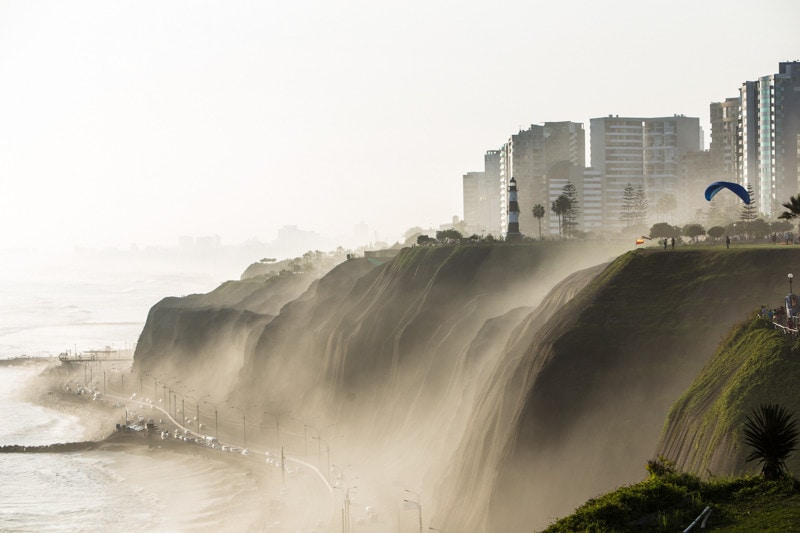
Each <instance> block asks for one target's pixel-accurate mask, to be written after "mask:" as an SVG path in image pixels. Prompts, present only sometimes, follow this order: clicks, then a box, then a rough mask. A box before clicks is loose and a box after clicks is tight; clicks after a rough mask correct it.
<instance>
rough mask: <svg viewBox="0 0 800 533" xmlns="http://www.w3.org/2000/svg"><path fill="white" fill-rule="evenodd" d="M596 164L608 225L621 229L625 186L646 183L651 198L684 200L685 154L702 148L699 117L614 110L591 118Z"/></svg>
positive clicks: (655, 199) (593, 157)
mask: <svg viewBox="0 0 800 533" xmlns="http://www.w3.org/2000/svg"><path fill="white" fill-rule="evenodd" d="M590 134H591V158H592V168H594V169H595V170H597V171H599V172H600V173H601V174H602V175H603V226H604V228H605V229H606V230H609V229H610V230H614V229H621V228H622V227H624V223H623V222H622V221H621V215H622V212H623V204H624V197H625V189H626V187H628V185H630V186H632V187H633V188H634V189H638V188H639V187H641V188H642V189H643V190H644V192H645V194H646V195H647V199H648V203H649V204H650V205H651V206H652V205H656V204H657V203H658V202H659V201H660V200H661V199H662V198H669V197H674V198H675V199H676V201H677V202H678V203H680V201H681V200H682V198H681V196H682V194H683V191H682V190H681V189H680V188H679V177H680V162H681V160H682V158H683V155H684V154H686V153H689V152H694V151H699V150H702V130H701V129H700V120H699V119H698V118H695V117H685V116H683V115H674V116H672V117H656V118H635V117H619V116H613V115H609V116H608V117H601V118H593V119H591V120H590Z"/></svg>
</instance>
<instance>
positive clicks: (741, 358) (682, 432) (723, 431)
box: [545, 314, 800, 533]
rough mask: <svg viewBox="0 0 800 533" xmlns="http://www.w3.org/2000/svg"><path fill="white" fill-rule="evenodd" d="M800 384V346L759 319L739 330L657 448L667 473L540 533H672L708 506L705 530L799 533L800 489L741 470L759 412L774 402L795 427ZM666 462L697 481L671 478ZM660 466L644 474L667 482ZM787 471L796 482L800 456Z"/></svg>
mask: <svg viewBox="0 0 800 533" xmlns="http://www.w3.org/2000/svg"><path fill="white" fill-rule="evenodd" d="M798 380H800V341H798V340H797V339H795V338H794V337H792V336H787V335H785V334H783V333H780V332H779V331H777V330H776V329H775V328H774V327H773V326H772V324H771V322H770V321H769V320H766V319H764V318H761V317H760V316H757V315H756V314H754V315H753V316H751V317H750V318H749V319H747V320H745V321H744V322H742V323H740V324H737V325H736V326H735V327H734V328H733V329H732V331H731V332H730V334H729V335H728V336H727V337H726V338H724V339H723V340H722V342H721V343H720V346H719V349H718V350H717V352H716V353H715V354H714V356H713V357H712V358H711V359H710V360H709V361H708V363H707V364H706V366H705V367H704V368H703V369H702V371H701V372H700V374H699V375H698V376H697V379H695V381H694V382H693V383H692V385H691V386H690V387H689V389H688V390H687V391H686V393H685V394H684V395H683V396H682V397H681V398H680V399H679V400H678V401H677V402H676V403H675V405H674V406H673V408H672V409H671V410H670V413H669V416H668V419H667V422H666V425H665V430H664V435H663V437H662V442H661V443H660V445H659V447H660V449H659V454H664V456H665V457H666V461H667V462H666V464H667V465H668V468H666V473H665V474H664V475H651V477H650V478H649V479H647V480H645V481H642V482H640V483H636V484H633V485H629V486H625V487H623V488H620V489H618V490H616V491H613V492H611V493H608V494H605V495H603V496H599V497H597V498H594V499H591V500H589V501H588V502H587V503H586V504H584V505H582V506H581V507H579V508H578V509H577V510H576V511H575V513H574V514H572V515H571V516H569V517H566V518H564V519H562V520H559V521H558V522H556V523H555V524H553V525H552V526H550V527H549V528H548V529H546V530H545V531H547V532H551V533H555V532H563V531H569V532H574V531H604V532H605V531H620V532H621V531H643V530H645V531H676V530H682V529H683V528H685V527H686V526H688V525H689V524H690V523H691V522H692V520H693V519H694V518H695V517H697V516H698V515H699V514H700V512H701V511H702V510H703V509H704V508H705V507H706V506H710V507H711V509H712V517H711V518H710V519H709V523H708V526H707V528H706V529H709V530H711V531H756V530H757V531H775V532H784V531H800V482H798V481H797V480H796V479H794V478H791V479H785V480H783V481H779V482H767V481H764V480H762V479H761V478H760V477H759V476H755V475H753V474H754V473H757V472H758V465H756V464H755V463H749V464H748V463H746V461H745V458H746V457H747V455H748V454H749V452H750V449H749V448H748V447H747V446H746V445H745V444H744V443H743V436H742V431H743V427H744V421H745V418H746V417H747V415H749V414H750V413H752V412H753V410H754V409H756V408H757V407H758V406H759V405H761V404H765V403H778V404H780V405H782V406H784V407H786V408H787V409H788V411H790V412H791V413H793V414H794V418H795V419H797V418H798V416H800V388H798V387H797V383H798ZM671 459H677V462H678V464H679V466H680V469H681V470H685V471H688V472H694V474H691V473H676V471H675V469H674V468H673V467H672V466H671V465H674V463H673V462H672V461H671ZM652 466H655V467H656V469H653V468H652ZM659 466H661V467H664V466H665V463H664V462H662V461H659V462H656V463H651V464H650V467H649V470H650V471H651V473H654V472H662V473H663V469H659V468H658V467H659ZM787 466H788V468H789V471H790V472H791V473H792V474H794V475H798V473H800V453H794V454H793V455H792V456H790V457H789V459H788V460H787ZM731 474H736V475H741V474H744V476H743V477H731ZM701 478H704V479H705V480H703V479H701Z"/></svg>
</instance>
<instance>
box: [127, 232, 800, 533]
mask: <svg viewBox="0 0 800 533" xmlns="http://www.w3.org/2000/svg"><path fill="white" fill-rule="evenodd" d="M614 255H615V254H614V250H613V249H610V248H608V247H606V246H604V245H602V244H598V245H593V244H578V243H535V244H532V245H531V244H524V245H523V244H520V245H510V244H504V245H496V246H456V247H433V248H427V247H416V248H411V249H405V250H403V251H402V252H401V253H400V255H399V256H397V257H396V258H394V259H393V260H391V261H389V262H387V263H385V264H382V265H379V266H375V265H373V264H372V263H370V262H369V261H366V260H351V261H346V262H344V263H342V264H340V265H339V266H337V267H336V268H334V269H333V270H331V271H330V272H329V273H328V274H327V275H325V276H323V277H322V278H320V279H318V280H314V281H312V280H310V279H307V278H303V277H302V276H279V277H278V278H273V279H278V280H279V281H274V282H272V283H274V285H271V286H265V287H263V288H258V285H246V284H248V283H253V282H254V280H246V281H243V282H234V283H232V284H230V285H223V286H222V287H220V289H218V290H217V291H214V292H212V293H210V294H209V295H199V296H193V297H189V298H183V299H166V300H164V301H163V302H160V303H159V304H158V305H157V306H156V307H154V309H153V310H152V311H151V315H150V317H148V321H147V325H146V326H145V331H143V333H142V338H141V339H140V343H139V346H138V347H137V353H136V365H137V366H138V368H139V369H140V370H142V371H145V370H148V371H149V370H152V369H154V368H158V369H159V370H162V369H166V368H168V369H169V370H170V371H171V372H172V371H174V372H175V374H174V375H180V376H181V380H182V382H183V383H191V384H192V386H194V387H195V388H197V389H198V391H200V392H198V395H201V394H203V393H213V394H214V396H213V397H214V398H215V400H216V401H221V400H222V399H225V400H228V401H229V402H231V403H233V404H235V405H239V406H247V413H248V414H247V420H248V436H251V435H252V437H250V438H252V439H256V440H257V439H261V440H262V442H266V443H269V444H270V445H271V444H278V443H279V444H281V445H282V446H285V447H286V449H287V453H290V454H296V455H299V454H303V453H308V443H309V439H308V435H315V436H316V437H317V442H316V446H318V448H317V450H316V451H317V453H318V454H319V455H318V457H317V460H318V461H319V462H320V463H322V457H323V451H322V444H323V442H324V443H325V444H326V447H327V452H328V458H329V460H330V459H331V458H332V457H333V458H335V459H333V462H335V463H336V464H352V465H353V469H354V470H356V469H357V471H358V472H359V476H360V481H359V487H360V493H361V494H362V496H363V497H364V498H366V497H367V496H366V494H367V491H368V490H370V487H371V488H373V489H376V493H380V494H379V496H380V497H385V498H386V500H385V501H388V502H391V503H393V504H396V503H397V502H398V501H402V498H403V497H404V495H403V494H402V490H400V489H397V488H396V487H412V488H415V489H424V490H422V491H420V494H421V495H422V503H423V506H424V508H425V509H426V515H427V516H429V517H430V524H431V525H433V526H434V527H437V528H440V529H445V530H448V531H450V530H452V531H507V532H516V531H530V530H532V529H534V528H539V527H541V526H543V525H546V524H547V523H548V522H550V521H551V520H552V519H554V518H555V517H557V516H561V515H565V514H568V513H569V512H570V511H571V510H572V509H573V508H574V507H575V506H577V505H578V504H580V503H582V502H583V501H585V500H586V499H587V498H590V497H592V496H594V495H596V494H598V493H600V492H604V491H606V490H609V489H611V488H613V487H615V486H618V485H620V484H625V483H630V482H633V481H637V480H639V479H641V478H642V477H643V475H644V468H643V467H644V463H645V462H646V461H647V459H649V458H651V457H653V455H654V451H655V450H656V445H657V443H658V439H659V435H660V433H661V429H662V424H663V421H664V419H665V417H666V415H667V412H668V409H669V407H670V406H671V405H672V403H673V402H674V401H675V399H676V398H678V397H679V396H680V395H681V394H682V392H683V391H684V390H686V388H687V387H688V386H689V384H690V383H691V382H692V380H693V379H694V377H695V376H696V375H697V373H698V372H699V371H700V369H701V368H702V367H703V365H704V364H705V362H706V360H707V359H708V357H709V356H710V354H712V353H713V352H714V348H715V347H716V345H717V343H718V342H719V339H720V338H721V337H722V336H723V335H725V334H726V333H727V331H728V330H729V329H730V327H731V324H733V323H735V322H737V321H739V320H741V319H742V317H744V316H746V315H747V314H748V313H749V312H751V311H752V310H753V309H755V308H758V307H759V305H761V304H767V305H771V306H773V307H774V306H777V305H778V304H779V303H780V301H781V298H782V296H783V294H784V292H785V286H784V285H785V280H786V272H787V267H786V265H790V264H792V262H795V261H797V260H798V259H800V250H794V249H791V248H783V247H781V248H771V249H753V250H733V249H732V250H724V249H722V250H720V249H717V250H705V251H704V250H697V251H695V250H681V251H678V252H664V251H661V250H659V251H654V250H651V251H640V252H630V253H627V254H625V255H623V256H621V257H619V258H618V259H617V260H616V261H614V262H613V263H612V264H611V265H610V266H608V267H603V266H598V265H599V264H601V263H603V262H604V261H606V260H610V259H612V257H613V256H614ZM284 284H285V285H284ZM554 287H555V288H554ZM170 375H172V374H170ZM187 375H188V376H189V377H185V376H187ZM278 420H280V426H281V428H282V429H281V433H280V435H278V432H277V427H276V426H277V423H276V422H277V421H278ZM230 423H231V424H233V423H235V420H234V421H233V422H230ZM250 424H252V426H253V427H252V428H251V426H250ZM269 424H275V425H274V426H272V427H274V428H275V429H276V431H275V432H274V433H273V434H274V435H275V440H273V441H270V438H271V437H270V436H269V435H270V434H269V433H268V431H266V430H265V429H264V428H265V427H267V426H268V425H269ZM284 428H286V429H284ZM320 437H321V438H320ZM248 441H249V439H248ZM311 442H312V443H313V442H314V441H311ZM391 487H395V488H391ZM373 496H374V495H373ZM379 496H375V497H376V498H377V497H379ZM405 497H407V495H406V496H405Z"/></svg>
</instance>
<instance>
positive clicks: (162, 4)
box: [0, 0, 800, 250]
mask: <svg viewBox="0 0 800 533" xmlns="http://www.w3.org/2000/svg"><path fill="white" fill-rule="evenodd" d="M744 8H746V9H747V11H745V9H744ZM798 15H800V3H797V2H796V0H764V1H762V2H759V3H757V4H755V3H750V2H748V3H744V2H737V1H733V2H732V1H730V0H728V1H725V2H723V1H719V0H707V1H703V2H697V1H684V0H676V1H673V2H669V3H661V4H657V5H656V4H650V3H647V2H641V1H638V0H637V1H633V0H620V1H614V2H610V1H605V2H601V1H585V2H584V1H577V2H576V1H569V0H565V1H561V2H542V1H530V0H527V1H526V0H520V1H517V0H500V1H493V2H478V1H472V0H459V1H435V0H426V1H417V0H407V1H405V2H381V1H376V0H365V1H342V0H320V1H317V0H309V1H297V2H277V1H261V2H256V1H249V2H248V1H240V0H226V1H202V0H192V1H169V0H159V1H147V0H137V1H127V2H123V1H110V0H97V1H90V0H74V1H69V2H64V1H31V0H22V1H16V0H0V76H2V77H1V78H0V80H2V82H0V250H2V249H11V248H14V247H20V246H29V247H57V246H64V247H72V246H80V247H90V248H91V247H115V248H119V249H123V250H124V249H128V248H130V247H131V245H134V244H135V245H137V246H148V245H152V246H172V245H177V243H178V239H179V237H180V236H183V235H190V236H205V235H219V236H220V238H221V240H222V243H223V244H228V245H236V244H238V243H243V242H246V241H252V240H257V241H261V242H269V241H271V240H273V239H275V238H276V236H277V231H278V229H279V228H281V227H283V226H285V225H296V226H298V227H299V228H300V229H302V230H307V231H314V232H318V233H320V234H321V235H324V236H328V237H332V238H334V239H337V238H341V239H342V241H343V242H346V241H347V239H349V238H350V237H351V236H352V234H353V231H354V226H355V225H357V224H361V223H363V224H367V226H368V227H369V235H370V237H371V238H373V239H374V240H384V241H388V242H394V241H395V240H397V239H400V238H401V236H402V234H403V233H404V232H405V231H406V230H407V229H409V228H411V227H413V226H422V227H430V226H433V227H438V226H439V225H440V224H444V223H447V222H449V221H450V220H451V218H452V217H453V216H454V215H457V216H459V217H460V216H462V215H463V205H462V191H461V181H462V176H463V175H464V174H465V173H467V172H470V171H482V170H483V155H484V153H485V152H486V151H487V150H493V149H498V148H500V147H501V146H502V144H503V143H504V142H506V141H507V140H508V138H509V136H510V135H511V134H514V133H517V132H518V131H519V130H520V129H527V128H528V127H529V126H530V125H531V124H541V123H543V122H546V121H574V122H582V123H583V124H584V127H585V129H586V136H587V138H586V141H587V146H588V144H589V120H590V119H591V118H593V117H601V116H606V115H608V114H617V115H620V116H670V115H673V114H684V115H687V116H693V117H699V118H700V123H701V125H702V126H703V128H704V130H705V132H706V136H708V133H709V126H708V106H709V103H710V102H712V101H723V100H724V99H725V98H727V97H733V96H737V95H738V88H739V86H740V85H741V83H742V82H744V81H746V80H753V79H756V78H758V77H759V76H763V75H768V74H772V73H775V72H777V70H778V63H779V62H780V61H787V60H795V59H800V46H799V45H800V40H798V37H797V32H796V28H797V26H796V24H797V22H796V21H797V19H798ZM757 25H759V26H763V27H768V28H769V34H768V35H767V34H765V31H764V30H762V29H761V28H759V27H757ZM750 26H752V28H751V27H750ZM587 163H588V160H587Z"/></svg>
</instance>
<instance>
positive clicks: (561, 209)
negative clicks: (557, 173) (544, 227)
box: [550, 194, 570, 238]
mask: <svg viewBox="0 0 800 533" xmlns="http://www.w3.org/2000/svg"><path fill="white" fill-rule="evenodd" d="M569 207H570V201H569V198H567V197H566V196H565V195H563V194H562V195H561V196H559V197H558V198H556V199H555V201H554V202H553V204H552V205H551V206H550V210H551V211H552V212H553V213H554V214H555V215H556V216H557V217H558V236H559V238H563V235H564V230H565V229H566V228H565V227H564V226H565V224H564V222H565V217H566V216H567V213H568V212H569Z"/></svg>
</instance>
